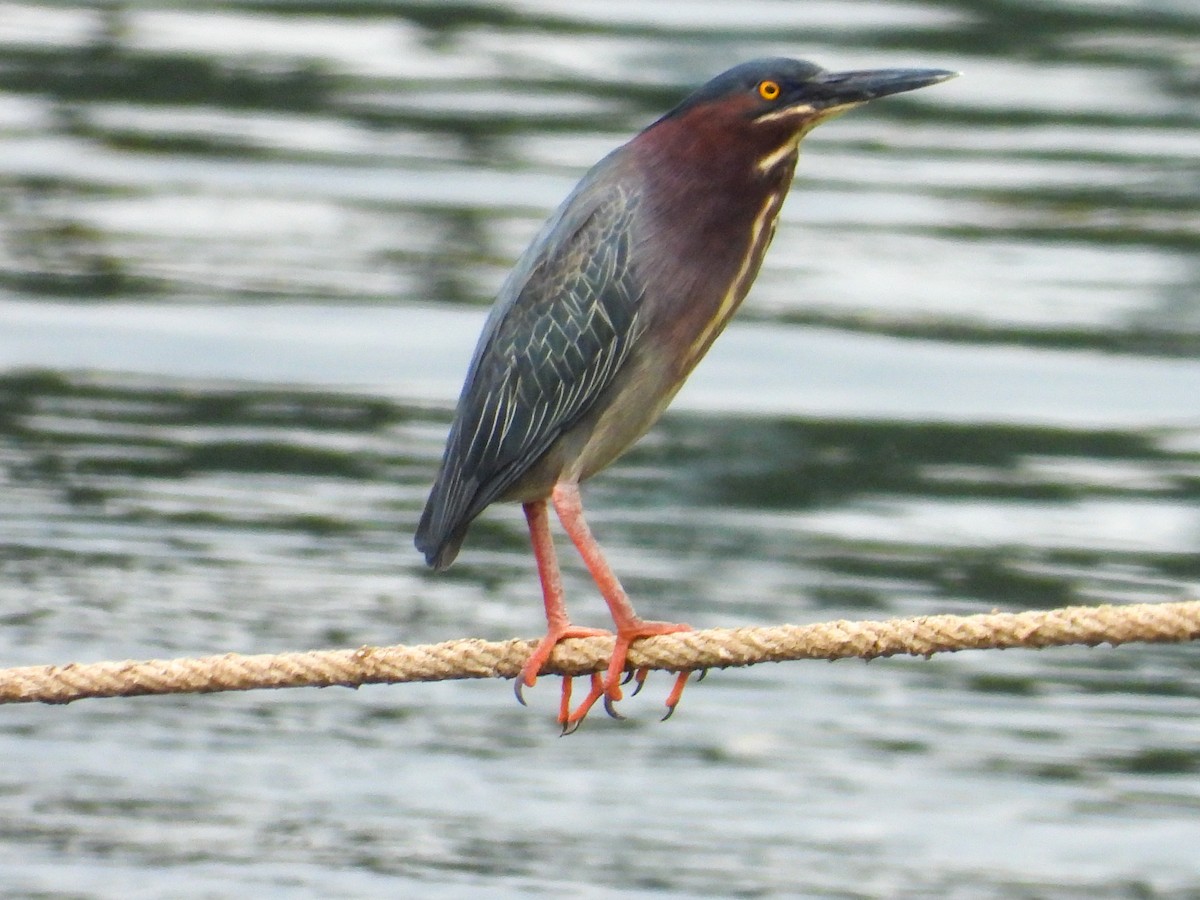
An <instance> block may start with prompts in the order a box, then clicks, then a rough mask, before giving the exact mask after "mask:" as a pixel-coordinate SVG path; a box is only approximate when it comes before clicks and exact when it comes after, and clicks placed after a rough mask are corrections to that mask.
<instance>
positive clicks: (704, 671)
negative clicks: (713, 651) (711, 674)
mask: <svg viewBox="0 0 1200 900" xmlns="http://www.w3.org/2000/svg"><path fill="white" fill-rule="evenodd" d="M707 677H708V669H701V670H700V674H699V675H697V676H696V684H699V683H700V682H702V681H703V680H704V679H705V678H707Z"/></svg>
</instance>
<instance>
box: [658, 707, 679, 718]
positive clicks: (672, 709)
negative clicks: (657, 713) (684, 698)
mask: <svg viewBox="0 0 1200 900" xmlns="http://www.w3.org/2000/svg"><path fill="white" fill-rule="evenodd" d="M673 715H675V707H674V706H668V707H667V714H666V715H665V716H663V717H662V718H661V719H659V720H658V721H660V722H665V721H667V719H669V718H671V716H673Z"/></svg>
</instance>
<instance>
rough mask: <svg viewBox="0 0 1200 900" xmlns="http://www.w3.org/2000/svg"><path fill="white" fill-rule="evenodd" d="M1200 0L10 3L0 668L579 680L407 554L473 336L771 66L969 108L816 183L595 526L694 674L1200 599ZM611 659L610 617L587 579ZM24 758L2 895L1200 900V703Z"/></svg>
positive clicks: (863, 122) (208, 709) (1181, 682)
mask: <svg viewBox="0 0 1200 900" xmlns="http://www.w3.org/2000/svg"><path fill="white" fill-rule="evenodd" d="M1198 32H1200V11H1198V10H1197V8H1196V7H1195V5H1194V4H1193V3H1191V2H1183V0H1177V2H1154V3H1126V4H1112V3H1104V2H1086V0H1085V2H1066V0H1063V2H1058V3H1044V2H1036V3H1035V2H985V0H979V2H968V0H961V2H944V3H924V4H922V3H907V4H900V3H889V4H886V5H884V4H869V3H863V2H834V0H830V2H819V3H810V2H767V0H757V2H751V3H738V4H733V3H716V2H712V3H693V2H688V3H684V2H662V3H653V4H650V3H643V4H635V3H599V2H592V3H572V4H552V3H549V2H533V0H531V2H513V3H508V4H504V5H487V4H474V3H461V4H460V3H406V2H395V3H357V4H344V5H343V4H320V3H311V4H284V3H242V2H228V3H222V4H219V5H200V4H196V5H189V4H180V3H171V4H167V3H153V2H148V3H140V4H129V5H126V6H113V7H111V8H110V7H99V6H96V7H95V8H93V7H89V6H84V5H80V6H68V5H61V4H50V3H44V4H36V3H28V4H20V3H17V4H4V5H2V6H0V484H2V485H3V494H2V496H3V498H4V502H3V504H2V505H0V665H23V664H37V663H52V662H53V663H58V662H67V661H71V660H77V661H90V660H99V659H117V658H125V657H135V658H143V657H156V656H177V655H191V654H210V653H217V652H223V651H227V650H233V651H244V652H271V651H275V650H290V649H304V648H314V647H338V646H357V645H360V644H385V643H395V642H405V643H419V642H425V641H438V640H446V639H450V638H455V637H463V636H480V637H489V638H505V637H511V636H513V635H526V636H534V635H536V634H537V633H539V629H540V627H541V623H540V616H541V613H540V602H539V597H538V593H537V582H536V577H535V575H534V572H533V564H532V560H531V558H530V554H529V552H528V550H527V547H526V538H525V536H524V530H523V522H522V519H521V515H520V511H519V510H518V509H516V508H515V507H510V508H505V507H497V508H496V509H494V510H490V511H489V512H488V513H487V514H485V516H484V517H483V519H481V520H480V522H479V523H478V524H477V526H476V527H475V528H474V529H473V531H472V534H471V538H470V540H469V542H468V545H467V547H466V549H465V551H464V553H463V555H462V557H461V559H460V562H459V563H458V564H457V565H456V566H455V568H454V569H452V570H451V571H450V572H449V573H446V574H444V575H441V576H437V575H434V574H432V573H430V572H429V571H428V570H427V569H425V568H424V566H423V565H422V564H421V560H420V558H419V556H418V555H417V553H416V552H415V550H413V549H412V546H411V535H412V531H413V529H414V527H415V523H416V519H417V516H418V513H419V510H420V507H421V504H422V503H423V501H424V495H425V492H426V490H427V489H428V485H429V483H430V481H431V479H432V477H433V472H434V467H435V464H436V460H437V457H438V455H439V454H440V451H441V442H442V440H443V438H444V435H445V431H446V428H447V425H448V422H449V416H450V411H451V406H452V404H453V401H454V397H455V395H456V393H457V391H458V387H459V384H460V380H461V378H462V374H463V370H464V367H465V365H466V360H467V357H468V355H469V353H470V350H471V347H472V346H473V343H474V339H475V335H476V333H477V332H478V329H479V327H480V324H481V322H482V317H483V315H484V311H485V310H486V307H487V305H488V303H489V302H490V299H491V297H492V295H493V294H494V292H495V290H496V288H497V287H498V285H499V282H500V280H501V279H502V278H503V276H504V274H505V272H506V271H507V268H508V266H509V265H511V263H512V261H513V259H514V258H515V257H516V255H517V254H518V253H519V252H520V250H521V249H522V248H523V246H524V245H525V243H526V242H527V241H528V240H529V239H530V237H531V236H532V235H533V234H534V232H535V231H536V230H537V227H538V225H539V224H540V222H541V220H542V219H543V217H544V216H545V215H546V213H547V212H548V211H549V209H551V208H552V207H553V206H554V205H556V204H557V202H558V201H559V200H560V199H561V197H562V196H563V195H564V194H565V193H566V191H567V190H569V189H570V186H571V185H572V184H573V183H574V180H575V179H576V178H578V176H579V175H580V174H581V172H582V171H583V170H584V169H586V167H587V166H588V165H590V163H591V162H593V161H594V160H595V159H597V158H599V157H600V156H601V155H603V154H604V153H605V152H607V151H608V150H609V149H611V148H612V147H613V146H615V145H616V144H618V143H620V142H622V141H623V140H625V139H626V138H627V137H628V136H629V135H630V134H631V133H632V132H633V131H635V130H636V129H637V128H639V127H641V126H642V125H644V124H645V123H647V122H648V121H650V120H651V119H653V118H654V117H655V116H656V115H657V114H658V113H659V112H661V111H662V110H663V109H665V108H667V107H668V106H670V105H671V104H672V103H674V102H675V101H676V100H677V99H678V98H679V97H680V96H681V95H682V94H683V93H684V92H685V91H686V90H687V89H688V88H689V87H690V86H691V85H694V84H696V83H698V82H700V81H702V80H704V79H705V78H707V77H708V76H710V75H711V74H713V73H714V72H716V71H718V70H720V69H721V68H724V67H725V66H726V65H729V64H732V63H735V62H738V61H740V60H743V59H746V58H750V57H753V56H761V55H769V54H777V53H781V54H787V55H796V56H803V57H807V58H812V59H815V60H817V61H819V62H821V63H823V64H825V65H828V66H830V67H843V68H850V67H865V66H871V65H880V66H886V65H920V66H936V67H945V68H953V69H961V70H962V71H963V72H964V73H965V75H964V77H963V78H961V79H959V80H957V81H955V82H951V83H949V84H945V85H941V86H938V87H936V88H932V89H930V90H927V91H921V92H919V93H916V94H913V95H910V96H905V97H897V98H891V99H889V100H887V101H884V102H880V103H878V104H875V105H872V106H870V107H869V108H867V109H862V110H858V111H856V112H854V113H853V114H851V115H848V116H846V117H844V118H841V119H838V120H837V121H836V122H834V123H831V124H829V125H826V126H823V127H822V128H821V129H819V130H818V131H817V132H816V133H815V134H814V135H813V136H812V137H810V138H809V139H808V141H807V142H806V152H805V154H804V155H803V157H802V160H801V167H800V173H799V178H798V182H797V187H796V191H795V196H793V197H792V199H791V200H790V202H789V204H788V205H787V207H786V208H785V209H784V213H783V219H782V221H781V223H780V227H779V230H778V234H777V237H776V239H775V243H774V246H773V247H772V250H771V252H770V254H769V255H768V259H767V263H766V266H765V267H764V271H763V274H762V276H761V277H760V279H759V282H758V285H757V286H756V288H755V290H754V292H753V293H752V295H751V298H750V299H749V301H748V302H747V305H746V307H745V308H744V310H743V311H742V313H741V314H740V315H739V319H738V320H737V321H736V322H735V323H734V324H733V325H732V326H731V327H730V329H729V331H728V332H727V333H726V334H725V335H724V336H723V337H722V338H721V340H720V341H718V343H717V344H716V346H715V348H714V350H713V352H712V354H711V355H710V358H709V359H708V360H706V361H705V363H704V364H703V365H702V366H701V367H700V369H699V370H698V371H697V373H696V375H695V377H694V378H693V379H692V381H691V382H690V383H689V384H688V386H687V387H686V388H685V389H684V391H683V392H682V393H681V394H680V396H679V398H678V401H677V402H676V404H675V405H674V406H673V408H672V411H671V412H670V413H669V414H668V416H667V417H666V418H665V419H664V420H663V422H662V423H661V425H660V426H659V427H658V428H656V429H655V431H653V432H652V433H651V434H650V435H649V436H648V437H647V438H646V439H645V440H644V441H643V442H642V443H641V444H639V445H638V446H637V447H636V448H635V449H634V450H633V451H632V452H631V453H630V454H629V455H628V456H627V457H625V458H624V459H623V460H622V461H621V462H620V463H619V464H618V465H616V466H614V467H613V468H612V469H611V470H609V471H608V472H606V473H604V474H603V475H602V476H600V477H598V478H597V479H595V481H594V482H592V483H590V484H589V485H588V488H587V499H588V503H589V507H590V510H591V514H590V515H591V520H592V522H593V524H594V526H595V528H596V530H597V531H598V532H599V534H600V537H601V539H602V541H603V543H604V545H605V547H606V548H607V549H608V551H609V553H610V557H611V560H612V562H613V564H614V566H615V567H616V568H617V570H618V572H620V573H621V575H622V578H623V579H624V581H625V583H626V586H627V587H628V588H629V589H630V591H631V593H632V595H633V596H634V598H635V600H636V602H637V603H638V605H639V608H640V609H641V611H643V612H644V613H645V614H647V615H649V616H651V617H654V618H665V619H679V620H683V621H688V622H690V623H691V624H693V625H696V626H715V625H737V624H768V623H777V622H785V621H790V622H804V621H820V620H823V619H827V618H834V617H848V618H867V617H869V618H879V617H886V616H896V615H910V614H922V613H934V612H978V611H986V610H990V609H993V608H998V609H1006V610H1018V609H1026V608H1032V607H1052V606H1057V605H1060V604H1064V603H1089V602H1122V601H1144V600H1148V601H1155V600H1165V599H1176V598H1179V597H1186V596H1196V595H1197V590H1198V585H1200V504H1198V503H1197V501H1198V499H1200V401H1198V397H1200V290H1198V288H1200V265H1198V259H1200V257H1198V255H1197V248H1198V246H1200V225H1198V219H1197V208H1198V207H1200V164H1198V163H1197V159H1198V158H1200V128H1198V126H1200V113H1198V112H1197V107H1196V103H1195V97H1196V93H1197V88H1198V87H1200V57H1198V56H1197V53H1196V44H1195V36H1196V34H1197V33H1198ZM563 556H564V558H565V564H566V566H567V571H566V578H567V582H568V591H569V593H570V596H571V598H572V608H573V610H574V611H575V615H576V618H577V620H578V621H580V622H587V623H590V622H596V623H600V622H601V621H603V619H604V616H603V609H602V604H601V603H600V601H599V600H598V598H597V597H596V595H595V591H594V588H593V587H592V586H591V585H590V583H589V580H588V578H587V576H586V573H585V572H584V571H583V569H582V567H581V565H579V564H578V563H577V561H576V560H575V559H574V558H573V557H572V556H571V555H570V554H569V553H567V552H566V549H565V548H564V553H563ZM666 687H667V679H665V678H664V677H662V676H659V677H656V678H654V679H652V681H651V683H650V684H649V685H648V687H647V689H646V691H645V692H643V695H642V696H639V697H638V698H636V699H635V700H631V701H629V702H627V703H626V704H625V710H624V711H625V712H626V713H627V714H628V715H629V716H630V718H629V720H628V721H625V722H612V721H608V720H606V719H604V718H603V717H600V718H598V719H596V720H594V721H589V722H588V723H586V726H585V727H584V728H583V729H582V730H581V731H580V732H579V734H577V735H576V736H574V737H572V738H570V739H560V738H559V737H558V736H557V733H556V730H555V728H554V726H553V721H552V719H553V708H554V705H555V699H556V697H555V694H556V690H555V687H554V685H552V684H550V683H547V684H544V685H541V686H539V688H538V689H537V690H535V691H532V692H531V700H532V707H533V708H532V709H529V710H526V709H522V708H520V707H518V706H516V705H515V704H514V703H513V702H512V697H511V694H510V692H509V689H508V685H506V684H504V683H499V682H496V683H491V682H480V683H456V684H440V685H425V686H409V687H394V688H382V687H374V688H367V689H363V690H360V691H357V692H349V691H340V690H333V691H290V692H276V693H254V694H247V695H241V696H209V697H183V698H142V699H136V700H112V701H89V702H84V703H79V704H76V705H73V706H69V707H65V708H50V707H44V708H43V707H28V708H27V707H9V708H5V709H3V710H0V760H3V764H2V765H0V895H2V896H5V897H9V896H11V897H56V898H57V897H114V898H115V897H121V898H129V897H164V896H171V897H197V898H199V897H220V896H232V895H234V894H235V893H236V894H241V895H250V896H255V897H377V896H378V897H384V896H388V897H393V896H429V897H458V896H468V895H471V896H474V895H481V894H482V895H485V896H502V897H507V896H527V895H542V894H554V895H564V896H596V897H599V896H626V895H627V896H645V895H650V894H659V895H664V896H677V897H707V896H741V897H772V896H821V897H863V898H876V897H879V898H882V897H893V896H901V895H904V896H936V897H955V898H957V897H963V898H966V897H997V898H1026V897H1192V896H1197V895H1200V857H1198V856H1197V855H1196V853H1195V852H1193V851H1194V848H1195V847H1196V846H1197V845H1198V844H1200V786H1198V785H1200V781H1198V780H1197V776H1198V775H1200V725H1198V724H1197V722H1198V713H1200V702H1198V701H1200V657H1198V656H1197V654H1196V651H1195V648H1193V647H1188V646H1182V647H1148V646H1125V647H1121V648H1118V649H1111V648H1098V649H1094V650H1086V649H1082V648H1079V649H1067V650H1048V651H1042V652H1036V653H1035V652H1009V653H1003V654H1001V653H974V654H961V655H958V656H954V657H945V658H935V659H933V660H929V661H919V660H887V661H884V660H879V661H876V662H874V663H872V664H871V665H869V666H866V665H863V664H861V663H851V662H845V663H838V664H835V665H824V664H821V665H818V664H792V665H786V666H770V667H765V666H764V667H758V668H755V669H751V670H743V671H728V672H716V673H713V674H712V675H711V676H710V677H709V678H708V680H707V681H706V682H705V683H704V684H703V685H700V686H694V687H692V688H690V689H689V690H688V692H687V696H686V698H685V702H684V704H683V706H682V707H681V709H680V711H679V713H678V714H677V715H676V717H675V718H674V719H672V721H671V722H670V723H667V724H665V725H660V724H658V722H657V715H658V713H659V711H660V707H659V706H658V704H659V703H660V701H661V698H662V696H663V694H664V692H665V690H666Z"/></svg>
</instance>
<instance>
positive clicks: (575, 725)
mask: <svg viewBox="0 0 1200 900" xmlns="http://www.w3.org/2000/svg"><path fill="white" fill-rule="evenodd" d="M582 724H583V719H579V720H578V721H576V722H563V727H562V732H561V733H560V734H559V735H558V736H559V737H566V736H567V735H569V734H574V733H575V732H577V731H578V730H579V726H580V725H582Z"/></svg>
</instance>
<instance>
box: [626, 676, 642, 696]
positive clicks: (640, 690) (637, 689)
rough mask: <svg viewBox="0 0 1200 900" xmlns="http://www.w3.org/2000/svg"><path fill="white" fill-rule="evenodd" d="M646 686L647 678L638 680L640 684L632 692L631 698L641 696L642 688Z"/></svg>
mask: <svg viewBox="0 0 1200 900" xmlns="http://www.w3.org/2000/svg"><path fill="white" fill-rule="evenodd" d="M645 686H646V679H645V678H640V679H638V683H637V684H635V685H634V686H633V691H632V693H630V695H629V696H630V697H636V696H637V695H638V694H640V693H641V692H642V688H644V687H645Z"/></svg>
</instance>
